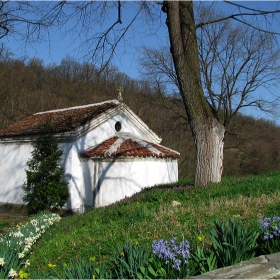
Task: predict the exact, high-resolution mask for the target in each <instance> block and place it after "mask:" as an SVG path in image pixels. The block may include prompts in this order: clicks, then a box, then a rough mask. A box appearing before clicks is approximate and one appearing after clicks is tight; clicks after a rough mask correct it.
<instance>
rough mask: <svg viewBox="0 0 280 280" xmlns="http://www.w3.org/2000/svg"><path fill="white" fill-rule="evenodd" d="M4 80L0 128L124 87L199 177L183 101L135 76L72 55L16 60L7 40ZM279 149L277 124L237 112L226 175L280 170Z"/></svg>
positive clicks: (183, 170)
mask: <svg viewBox="0 0 280 280" xmlns="http://www.w3.org/2000/svg"><path fill="white" fill-rule="evenodd" d="M0 81H1V86H0V100H1V102H0V128H3V127H5V126H7V125H9V124H11V123H13V122H15V121H18V120H20V119H22V118H24V117H26V116H28V115H31V114H33V113H36V112H41V111H47V110H53V109H59V108H66V107H72V106H77V105H86V104H91V103H97V102H102V101H106V100H111V99H116V94H117V88H119V87H121V88H122V91H123V99H124V102H125V103H126V104H127V105H128V106H129V107H130V108H131V109H132V110H133V111H134V112H135V113H136V114H137V115H138V116H139V117H140V118H141V119H142V120H143V121H144V122H145V123H146V124H147V125H148V126H149V127H150V128H151V129H152V130H153V131H155V132H156V133H157V134H158V135H159V136H160V137H162V139H163V140H162V143H161V144H162V145H165V146H167V147H170V148H171V149H174V150H177V151H179V152H180V154H181V156H180V160H179V177H180V178H193V177H194V174H195V145H194V142H193V138H192V134H191V131H190V128H189V126H188V123H187V122H186V118H187V117H186V113H185V109H184V107H183V104H182V102H180V101H179V100H178V99H177V98H176V96H172V95H170V94H168V95H167V94H165V95H162V94H159V93H158V92H156V91H155V90H153V89H152V88H151V87H150V85H149V84H150V83H149V82H148V81H145V80H144V79H141V80H139V79H132V78H130V77H129V76H128V75H127V74H125V73H122V72H120V71H119V70H118V69H117V68H116V67H114V66H112V65H108V66H107V68H106V69H104V71H102V72H101V73H100V71H99V70H98V68H97V67H95V65H93V64H91V63H87V62H86V63H80V62H77V61H76V60H75V59H73V58H71V57H70V56H67V57H65V58H64V59H62V61H61V63H60V64H59V65H54V64H53V65H48V66H45V65H44V61H43V60H40V59H30V60H26V59H25V60H24V59H18V58H16V59H14V58H13V55H12V54H11V53H10V52H9V50H8V49H7V48H6V47H5V45H4V44H2V45H1V47H0ZM186 143H187V145H186ZM279 147H280V127H279V126H277V125H276V123H274V122H272V121H267V120H265V119H258V120H257V119H254V118H253V117H250V116H245V115H242V114H238V115H237V116H235V118H234V119H233V120H232V123H231V124H230V126H229V127H228V128H227V131H226V134H225V146H224V172H223V175H224V176H225V175H238V176H240V175H244V174H260V173H264V172H268V171H275V170H279V168H280V151H279Z"/></svg>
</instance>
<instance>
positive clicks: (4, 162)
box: [0, 143, 33, 204]
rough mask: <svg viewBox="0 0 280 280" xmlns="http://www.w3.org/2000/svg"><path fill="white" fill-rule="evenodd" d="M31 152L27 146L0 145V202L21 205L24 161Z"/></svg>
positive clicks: (28, 145)
mask: <svg viewBox="0 0 280 280" xmlns="http://www.w3.org/2000/svg"><path fill="white" fill-rule="evenodd" d="M32 150H33V148H32V145H31V144H30V143H27V144H12V143H11V144H5V145H3V144H0V157H1V158H0V182H1V183H0V202H5V203H15V204H22V203H23V202H22V197H23V194H24V193H23V190H22V185H23V183H24V181H25V178H26V176H25V169H26V161H27V160H28V158H29V155H30V152H31V151H32Z"/></svg>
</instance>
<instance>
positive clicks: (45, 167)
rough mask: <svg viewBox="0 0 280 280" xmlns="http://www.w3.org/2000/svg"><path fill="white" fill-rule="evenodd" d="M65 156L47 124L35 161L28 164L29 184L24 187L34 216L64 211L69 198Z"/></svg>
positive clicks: (40, 136) (39, 138) (34, 153)
mask: <svg viewBox="0 0 280 280" xmlns="http://www.w3.org/2000/svg"><path fill="white" fill-rule="evenodd" d="M62 154H63V152H62V151H60V150H59V149H58V140H57V139H56V138H55V137H54V135H53V133H52V129H51V126H50V125H48V124H46V125H44V126H43V128H42V129H41V132H40V135H39V136H38V138H37V140H36V143H35V146H34V150H33V151H32V152H31V155H32V158H31V159H29V160H28V161H27V166H28V170H26V182H25V183H24V185H23V190H24V193H25V195H24V196H23V201H25V202H27V207H28V210H29V212H30V213H38V212H40V211H44V210H47V209H49V208H51V207H62V206H63V205H64V204H65V203H66V201H67V198H68V196H69V193H68V188H67V182H66V181H65V180H64V178H63V175H64V169H63V168H62V167H61V166H60V160H61V156H62Z"/></svg>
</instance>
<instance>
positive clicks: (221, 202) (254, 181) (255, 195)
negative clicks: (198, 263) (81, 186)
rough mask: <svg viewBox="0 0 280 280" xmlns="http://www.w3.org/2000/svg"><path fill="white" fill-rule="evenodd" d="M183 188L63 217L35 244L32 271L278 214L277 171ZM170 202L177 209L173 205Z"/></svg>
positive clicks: (254, 222)
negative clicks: (222, 222) (215, 222)
mask: <svg viewBox="0 0 280 280" xmlns="http://www.w3.org/2000/svg"><path fill="white" fill-rule="evenodd" d="M185 184H186V182H184V183H183V184H182V183H178V184H177V186H174V187H171V186H161V187H155V188H152V189H146V190H143V191H142V192H141V193H138V194H136V195H134V196H133V197H131V198H127V199H124V200H122V201H120V202H118V203H116V204H114V205H111V206H108V207H104V208H98V209H93V210H92V211H90V212H88V213H86V214H83V215H74V216H71V217H66V218H64V219H62V221H61V222H59V223H58V224H57V225H55V226H53V227H52V228H50V229H49V230H48V231H47V232H46V233H45V235H44V238H42V239H41V240H39V241H38V243H37V245H36V248H35V249H34V252H33V253H32V256H31V258H30V262H31V267H30V269H31V272H32V270H45V269H47V263H49V262H51V263H53V264H57V265H59V264H62V263H63V262H66V263H67V262H68V261H69V260H70V259H74V258H77V257H79V256H84V257H89V256H96V258H97V260H99V261H104V260H108V259H109V257H110V255H111V254H112V252H113V250H114V248H115V247H116V246H117V245H118V244H120V243H122V242H123V241H125V240H132V241H138V242H140V243H141V244H142V245H146V246H149V247H150V245H151V243H152V241H153V240H154V239H159V238H170V237H175V236H176V237H177V238H178V239H187V240H188V241H190V243H191V245H192V246H194V245H195V242H196V237H197V236H198V235H206V231H207V229H208V228H209V227H210V226H211V225H212V223H213V220H214V219H215V218H219V219H221V220H222V219H229V218H232V217H235V218H236V219H238V220H240V221H241V222H242V223H243V224H246V225H247V226H249V227H255V228H257V227H258V221H259V219H261V218H263V217H265V216H274V215H279V216H280V172H278V173H271V174H266V175H261V176H248V177H242V178H240V177H238V178H226V179H223V181H222V183H220V184H214V185H213V186H211V187H210V188H207V189H205V188H198V189H194V188H192V187H191V186H188V187H186V186H185V187H183V185H185ZM173 200H176V201H178V202H180V203H181V205H180V206H176V207H173V206H172V201H173Z"/></svg>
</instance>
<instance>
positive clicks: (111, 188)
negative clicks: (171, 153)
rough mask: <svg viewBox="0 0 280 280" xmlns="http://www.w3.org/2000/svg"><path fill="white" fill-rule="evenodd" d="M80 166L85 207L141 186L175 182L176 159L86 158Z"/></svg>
mask: <svg viewBox="0 0 280 280" xmlns="http://www.w3.org/2000/svg"><path fill="white" fill-rule="evenodd" d="M82 166H83V169H84V170H86V173H85V174H84V175H85V185H86V188H85V194H84V204H85V207H87V206H95V207H100V206H105V205H109V204H111V203H114V202H116V201H118V200H121V199H123V198H125V197H126V196H127V197H129V196H131V195H133V194H135V193H137V192H139V191H141V189H143V188H146V187H151V186H154V185H157V184H164V183H171V182H176V181H178V162H177V160H175V159H170V158H164V159H162V158H129V159H123V160H120V159H118V160H109V161H108V160H107V161H102V160H92V159H89V160H82Z"/></svg>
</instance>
